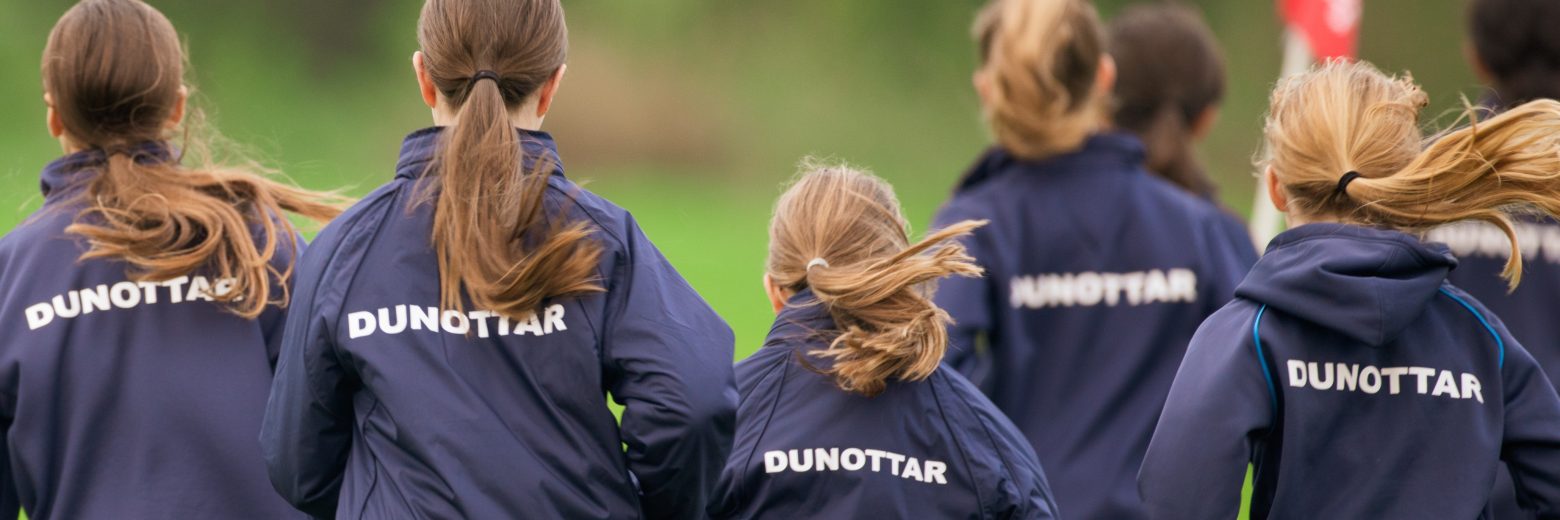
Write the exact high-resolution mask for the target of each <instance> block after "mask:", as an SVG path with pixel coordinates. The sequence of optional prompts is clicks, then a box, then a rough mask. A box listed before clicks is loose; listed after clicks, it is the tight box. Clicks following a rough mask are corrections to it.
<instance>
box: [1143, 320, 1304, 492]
mask: <svg viewBox="0 0 1560 520" xmlns="http://www.w3.org/2000/svg"><path fill="white" fill-rule="evenodd" d="M1254 311H1255V312H1254ZM1261 312H1262V311H1261V310H1260V309H1254V308H1253V306H1252V305H1251V304H1245V303H1243V304H1232V305H1230V306H1228V307H1226V308H1225V309H1223V310H1221V311H1219V312H1218V313H1215V314H1214V315H1213V316H1211V317H1209V318H1208V320H1207V321H1206V322H1204V323H1203V325H1202V327H1201V328H1199V329H1198V331H1197V334H1196V335H1195V336H1194V337H1193V338H1192V342H1191V345H1190V346H1189V347H1188V348H1187V351H1186V358H1185V359H1184V360H1183V361H1182V362H1181V368H1180V370H1179V371H1178V372H1177V373H1176V376H1175V383H1173V384H1172V385H1171V387H1170V395H1169V398H1168V399H1167V400H1166V402H1165V408H1164V412H1163V413H1162V414H1161V415H1160V417H1159V426H1158V427H1157V428H1156V429H1155V430H1154V436H1153V439H1152V440H1151V441H1150V442H1149V445H1148V452H1147V454H1146V455H1145V456H1144V458H1143V466H1142V469H1141V470H1140V472H1139V473H1138V491H1139V493H1140V494H1141V495H1142V497H1143V502H1144V505H1145V506H1146V508H1147V510H1148V512H1149V515H1148V516H1149V517H1150V518H1210V519H1211V518H1235V517H1236V515H1237V513H1238V510H1239V509H1240V499H1241V497H1240V493H1241V485H1242V483H1243V481H1244V477H1245V474H1246V465H1247V463H1248V462H1249V461H1250V459H1251V453H1252V451H1253V446H1254V445H1255V443H1256V441H1258V440H1260V439H1261V438H1262V437H1263V436H1264V435H1265V434H1266V432H1267V429H1268V428H1269V427H1270V425H1271V424H1272V423H1273V417H1274V415H1275V410H1276V409H1277V408H1278V406H1279V402H1278V400H1277V397H1276V394H1275V393H1274V388H1273V386H1272V385H1271V384H1270V380H1269V379H1268V375H1267V374H1269V372H1268V371H1267V370H1266V368H1265V367H1268V366H1271V364H1270V363H1268V360H1267V359H1266V356H1267V353H1266V352H1264V353H1263V354H1261V355H1260V356H1259V354H1258V349H1257V346H1258V342H1257V341H1254V339H1253V337H1252V335H1253V330H1254V327H1253V321H1254V320H1260V316H1261ZM1253 314H1255V315H1256V316H1255V317H1254V316H1253Z"/></svg>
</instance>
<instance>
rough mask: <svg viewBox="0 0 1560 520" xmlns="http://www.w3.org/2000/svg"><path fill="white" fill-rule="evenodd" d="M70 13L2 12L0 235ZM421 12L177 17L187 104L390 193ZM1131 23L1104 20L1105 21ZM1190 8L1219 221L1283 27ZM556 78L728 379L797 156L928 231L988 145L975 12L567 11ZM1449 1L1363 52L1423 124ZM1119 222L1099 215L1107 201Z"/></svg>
mask: <svg viewBox="0 0 1560 520" xmlns="http://www.w3.org/2000/svg"><path fill="white" fill-rule="evenodd" d="M71 3H72V2H69V1H63V0H3V1H0V12H3V13H4V14H3V15H0V100H3V105H0V106H3V108H0V230H6V229H9V228H10V227H11V226H13V225H14V224H15V223H16V222H19V221H20V220H21V219H22V218H24V217H25V216H26V215H27V214H28V213H29V212H30V211H32V209H34V208H36V206H37V205H38V203H39V202H40V197H39V194H38V188H37V186H38V178H37V176H38V171H39V170H40V169H41V168H42V167H43V166H44V165H45V164H46V163H47V162H48V161H50V160H52V159H54V158H56V157H58V156H59V154H60V151H59V147H58V145H57V143H55V142H53V141H52V140H51V139H50V138H49V136H48V135H47V133H46V132H45V127H44V106H43V103H42V99H41V96H42V89H41V85H40V79H39V77H38V62H39V56H40V53H41V51H42V48H43V44H44V40H45V37H46V35H47V33H48V31H49V28H50V27H51V26H52V25H53V22H54V20H55V19H56V18H57V17H58V16H59V15H60V14H61V13H62V12H64V10H65V9H67V8H68V7H69V6H70V5H71ZM420 3H421V2H418V1H415V0H381V1H376V2H356V1H347V0H265V1H259V2H230V1H210V0H168V1H156V0H153V1H152V4H153V5H155V6H157V7H159V8H161V9H162V10H163V11H164V12H165V13H167V14H168V16H169V17H170V18H171V19H172V20H173V22H174V24H175V25H176V26H178V27H179V29H180V30H181V32H182V33H183V34H184V36H185V39H186V41H187V42H188V46H189V50H190V54H191V56H190V59H191V62H192V65H193V69H192V72H191V74H190V81H191V83H192V84H193V85H194V86H195V87H196V92H197V98H196V101H197V102H198V103H199V104H200V105H201V106H203V107H204V108H205V109H206V111H207V112H208V114H209V115H210V116H211V119H212V120H213V121H214V122H215V123H216V126H217V127H218V128H220V129H221V130H222V132H223V133H224V134H225V135H227V136H228V137H230V138H232V139H233V140H235V141H237V142H241V143H244V144H245V145H246V146H247V148H248V149H249V153H250V154H251V155H252V156H254V157H256V158H258V159H260V160H261V161H262V162H263V163H265V164H268V165H271V166H274V167H276V168H278V169H280V170H281V171H283V172H285V173H286V174H287V175H288V176H290V177H291V178H293V179H294V180H296V181H297V182H298V183H300V184H302V185H304V186H307V187H310V188H316V189H341V190H344V191H345V192H346V193H349V194H353V195H361V194H363V193H366V192H367V191H369V190H370V189H372V188H373V187H375V186H377V185H379V184H381V183H383V182H384V181H387V180H389V178H390V177H391V175H392V171H391V168H392V166H393V164H394V162H395V159H396V151H397V149H398V147H399V143H400V139H401V137H402V136H404V135H405V134H406V133H408V132H410V131H412V130H415V129H417V128H420V127H423V126H426V125H428V124H430V119H429V115H428V112H427V109H426V108H424V107H423V106H422V105H421V103H420V102H419V100H418V98H417V96H416V93H415V86H414V85H415V84H414V81H413V78H412V74H411V61H410V57H411V54H412V52H413V51H414V50H416V48H417V43H416V38H415V23H416V18H417V10H418V6H419V5H420ZM1127 3H1128V2H1125V1H1121V0H1109V1H1101V2H1099V5H1100V7H1101V10H1102V11H1103V12H1104V13H1105V14H1106V15H1107V16H1108V15H1109V14H1111V13H1114V12H1116V11H1118V10H1119V9H1120V8H1121V6H1123V5H1126V4H1127ZM1194 3H1196V4H1198V5H1200V6H1201V7H1202V9H1203V10H1204V12H1205V13H1206V15H1207V17H1208V19H1209V21H1210V23H1211V24H1212V26H1213V27H1214V29H1215V31H1216V32H1217V33H1218V35H1219V38H1220V40H1221V42H1222V43H1223V44H1224V46H1225V49H1226V52H1227V54H1228V61H1229V67H1230V93H1229V96H1228V98H1227V100H1226V103H1225V106H1224V109H1223V111H1222V117H1221V122H1220V124H1219V125H1218V127H1217V128H1216V129H1215V131H1214V132H1213V134H1212V136H1211V137H1210V138H1209V139H1208V141H1207V142H1206V143H1205V146H1204V147H1203V150H1202V155H1203V157H1204V158H1205V160H1206V162H1207V163H1208V164H1209V165H1210V167H1211V169H1212V171H1213V172H1214V173H1215V175H1216V176H1217V178H1218V180H1219V181H1220V183H1221V185H1222V186H1223V197H1224V200H1225V202H1226V203H1227V204H1228V205H1229V206H1230V207H1232V208H1235V209H1237V210H1239V211H1245V210H1246V209H1247V208H1249V206H1250V204H1251V191H1252V175H1251V172H1252V171H1253V168H1252V167H1251V158H1252V157H1253V155H1254V154H1255V153H1256V151H1257V144H1258V142H1259V139H1260V129H1261V115H1262V112H1263V110H1264V109H1265V103H1266V95H1267V90H1268V88H1269V87H1270V86H1271V85H1272V82H1273V80H1274V78H1275V76H1276V75H1277V74H1278V71H1279V62H1280V58H1281V56H1280V35H1281V28H1280V24H1279V22H1278V21H1277V19H1276V17H1275V14H1274V11H1273V6H1272V3H1271V2H1268V1H1263V0H1208V1H1203V2H1194ZM564 5H565V7H566V9H567V10H568V14H569V18H570V20H569V21H570V29H571V43H572V48H571V56H570V61H569V74H568V77H567V79H566V80H565V84H564V88H563V90H562V91H561V93H560V95H559V101H558V105H557V108H556V109H555V110H554V112H553V113H552V115H551V116H550V117H549V118H548V121H547V128H546V129H547V130H550V131H552V132H554V134H555V135H556V136H557V138H558V140H559V143H560V147H561V149H562V154H563V158H564V162H565V163H566V165H567V168H568V171H569V175H570V176H571V178H573V179H575V180H577V181H583V182H585V183H586V185H587V187H588V188H589V189H591V190H593V191H595V192H597V193H599V194H601V195H603V196H605V197H607V198H608V199H611V200H613V201H614V202H616V203H618V204H619V205H622V206H624V207H626V208H628V209H629V210H630V211H632V212H633V213H634V214H635V215H636V216H637V217H638V219H639V221H640V222H641V224H642V225H643V226H644V228H645V230H646V232H647V233H648V234H649V235H650V237H651V239H653V240H654V241H655V243H656V244H657V245H659V246H660V247H661V249H662V250H663V251H664V252H665V253H666V255H667V256H668V257H669V258H670V259H671V261H672V262H673V263H674V264H675V265H676V266H677V268H678V269H679V270H680V271H681V272H682V273H683V275H684V276H686V277H687V278H688V280H689V281H690V282H691V283H692V284H693V286H694V287H695V288H697V289H698V290H699V291H700V293H701V294H703V295H704V297H705V298H706V299H707V300H708V301H709V302H710V304H711V305H713V306H714V307H715V309H716V310H718V311H719V312H720V313H721V315H722V316H724V317H725V318H726V320H727V321H728V322H729V323H730V324H731V326H732V328H733V329H734V330H735V331H736V337H737V357H738V358H739V359H740V358H742V357H745V356H746V355H748V354H749V353H751V352H752V351H753V350H754V349H755V348H757V346H758V345H759V344H760V343H761V342H762V340H763V337H764V334H765V333H766V332H767V331H768V327H769V324H770V322H771V320H772V315H771V314H770V312H769V309H768V307H767V304H766V302H765V299H764V296H763V292H762V290H761V288H760V285H759V280H760V276H761V275H762V266H763V259H764V254H765V240H766V237H765V227H766V224H767V219H768V216H769V210H770V207H771V205H772V201H773V199H774V197H775V196H776V195H778V193H779V192H780V189H781V187H782V184H783V182H784V181H785V180H786V179H788V178H789V177H791V175H792V174H793V172H794V169H795V164H796V163H797V161H798V160H799V159H801V158H802V157H804V156H808V155H816V156H821V157H827V158H835V159H840V160H845V161H848V162H850V163H852V164H856V165H859V166H863V167H867V168H870V169H873V170H875V171H876V172H878V173H879V174H880V175H882V176H884V177H886V178H887V179H889V180H890V181H891V182H893V183H894V185H895V186H896V188H897V189H898V191H899V194H900V197H901V199H902V201H903V203H904V205H905V211H906V212H907V213H908V215H909V217H910V220H911V222H913V223H915V224H916V228H917V231H919V230H921V229H924V224H925V223H926V222H927V221H928V220H929V219H930V217H931V215H932V214H933V212H934V211H935V210H936V208H937V206H938V204H940V203H941V201H942V200H943V199H944V198H945V197H946V195H947V193H948V191H949V188H950V187H951V185H952V183H953V181H954V179H955V178H956V177H957V176H958V175H959V173H960V172H961V171H962V169H963V168H964V167H965V166H966V165H967V164H968V163H969V162H970V161H971V160H972V159H973V158H974V157H975V155H976V154H977V153H978V152H979V151H980V150H981V149H982V148H983V147H984V146H985V145H986V143H987V142H988V139H987V137H986V134H985V131H984V129H983V126H982V124H981V121H980V117H979V115H978V107H977V105H976V100H975V96H974V94H973V92H972V90H971V89H970V88H969V74H970V72H971V71H972V70H973V67H974V51H973V48H972V45H971V44H970V42H969V37H968V27H969V23H970V20H971V17H972V15H973V13H974V11H975V10H976V9H977V8H978V7H979V5H980V4H979V3H978V2H974V1H970V0H945V1H931V0H921V1H905V0H787V1H783V2H776V1H768V0H564ZM1463 9H1464V4H1463V1H1462V0H1368V1H1366V2H1365V13H1364V17H1365V18H1364V29H1363V34H1364V36H1363V41H1362V46H1361V53H1362V55H1363V57H1364V58H1366V59H1368V60H1371V61H1373V62H1375V63H1377V64H1378V65H1380V66H1381V67H1383V68H1385V69H1387V70H1391V71H1412V72H1413V74H1414V77H1415V78H1417V79H1418V80H1420V81H1421V82H1422V83H1423V84H1424V85H1425V86H1426V88H1427V89H1428V90H1429V92H1430V94H1431V98H1432V101H1433V103H1432V109H1431V110H1430V111H1427V112H1426V119H1427V120H1430V119H1436V120H1440V121H1448V120H1450V117H1449V114H1450V113H1451V111H1453V110H1454V109H1455V108H1456V107H1457V106H1458V105H1459V103H1460V99H1461V97H1462V96H1464V95H1466V96H1468V97H1477V96H1478V95H1479V88H1478V85H1477V84H1476V82H1475V80H1474V78H1473V76H1472V74H1471V73H1470V72H1469V68H1468V67H1467V66H1465V65H1464V61H1463V59H1462V45H1463V37H1462V31H1461V28H1462V25H1461V15H1462V11H1463ZM1099 202H1100V203H1102V204H1108V203H1110V201H1099Z"/></svg>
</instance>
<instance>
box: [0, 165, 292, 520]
mask: <svg viewBox="0 0 1560 520" xmlns="http://www.w3.org/2000/svg"><path fill="white" fill-rule="evenodd" d="M135 157H136V160H138V161H142V162H143V163H145V162H157V161H168V160H171V159H170V153H169V150H168V149H167V148H166V147H165V146H164V145H161V144H153V143H148V144H144V145H142V146H140V147H138V148H137V149H136V153H135ZM104 163H105V159H104V156H103V154H102V152H101V151H88V152H82V153H77V154H73V155H69V156H66V157H64V158H61V159H59V160H57V161H55V162H54V163H52V164H50V165H49V166H48V167H47V168H45V169H44V170H43V178H42V188H43V194H44V202H43V207H42V208H41V209H40V210H38V212H37V213H35V214H33V215H32V216H31V217H30V218H29V219H28V220H27V221H26V222H24V223H22V224H21V225H19V226H17V227H16V229H14V230H12V231H11V232H10V233H9V234H7V235H6V236H5V237H4V238H0V431H3V437H0V441H3V444H4V450H3V451H0V517H3V518H15V517H16V515H17V508H18V507H22V508H25V509H26V511H27V514H28V515H29V517H31V518H33V519H34V520H40V519H48V518H67V519H68V518H122V519H141V518H144V519H164V518H234V519H239V518H256V519H261V518H263V519H272V518H293V517H298V516H300V515H298V514H297V512H296V511H292V509H291V508H289V507H288V506H287V503H286V502H285V501H283V500H282V499H281V498H280V497H278V496H276V493H275V492H274V491H272V490H271V488H270V486H269V485H267V483H266V478H265V464H264V461H263V459H262V458H261V452H260V444H259V442H257V441H256V439H255V432H256V431H258V429H259V428H260V421H261V416H262V414H263V413H264V410H265V399H266V394H267V392H268V389H269V388H270V383H271V368H272V366H273V364H274V361H275V359H276V352H277V346H278V345H279V343H280V337H281V329H282V322H283V312H282V311H281V310H279V309H278V308H276V307H272V308H270V309H268V310H266V311H265V312H264V313H263V314H262V315H261V316H260V317H259V319H258V320H248V319H243V318H240V317H239V316H237V315H235V314H233V313H231V312H228V311H226V310H225V309H224V306H223V305H221V304H218V303H215V302H213V301H212V296H213V295H215V294H217V293H218V292H219V291H222V290H226V289H225V287H226V284H227V283H230V282H227V281H224V280H222V279H219V278H218V277H216V276H212V275H209V274H202V273H201V272H198V271H197V272H196V273H192V274H190V275H187V276H182V277H179V278H175V279H172V280H166V281H145V282H137V281H135V280H133V279H132V277H131V276H130V272H129V265H128V264H126V263H125V262H122V261H118V260H109V259H94V260H79V258H80V257H81V255H82V254H83V253H85V252H86V251H87V250H88V249H89V247H88V244H87V242H86V239H84V238H82V237H81V236H80V235H75V234H68V233H66V232H65V228H66V226H69V225H70V224H71V223H72V222H73V221H75V219H76V217H77V213H78V212H79V210H80V209H82V207H83V205H82V204H81V203H80V202H79V201H78V200H77V198H76V195H79V194H80V190H82V189H84V188H85V187H86V185H87V183H88V182H90V181H91V180H92V179H93V178H95V176H96V175H98V173H99V170H100V168H101V166H103V165H104ZM297 245H298V246H300V247H301V245H302V243H301V241H300V242H299V243H298V244H297ZM294 251H295V249H288V248H279V249H278V253H277V254H278V256H277V257H276V260H275V262H276V266H277V267H281V268H285V266H286V264H288V263H290V262H291V258H292V257H293V254H294ZM280 289H281V287H280V286H277V287H275V288H273V291H280ZM273 294H275V292H273Z"/></svg>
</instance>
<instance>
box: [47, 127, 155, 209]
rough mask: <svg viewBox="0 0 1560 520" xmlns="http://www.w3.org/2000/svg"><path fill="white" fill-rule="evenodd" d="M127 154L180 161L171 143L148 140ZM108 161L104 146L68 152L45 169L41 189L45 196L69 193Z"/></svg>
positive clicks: (148, 161) (144, 161) (140, 159)
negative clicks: (102, 147) (68, 153)
mask: <svg viewBox="0 0 1560 520" xmlns="http://www.w3.org/2000/svg"><path fill="white" fill-rule="evenodd" d="M126 151H127V153H129V154H130V157H131V158H133V159H135V161H136V162H139V163H142V164H153V163H160V162H168V161H173V160H176V159H175V158H174V150H173V148H172V147H170V146H169V145H168V143H165V142H160V141H147V142H144V143H140V144H137V145H135V146H132V147H130V148H128V149H127V150H126ZM107 162H108V155H107V153H105V152H104V151H103V150H102V149H101V148H93V149H90V150H85V151H81V152H76V153H73V154H70V155H66V156H64V157H61V158H59V159H55V160H54V162H51V163H49V165H48V166H45V167H44V168H43V173H42V175H40V176H39V179H38V188H39V189H40V190H42V191H43V196H44V197H45V198H48V197H50V196H51V195H57V194H62V193H66V192H69V191H71V190H74V189H76V188H78V187H81V186H83V185H85V183H86V182H87V181H89V180H91V179H92V178H93V177H95V176H96V175H97V172H98V169H99V167H101V166H103V165H104V164H106V163H107Z"/></svg>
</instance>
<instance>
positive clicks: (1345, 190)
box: [1338, 170, 1360, 197]
mask: <svg viewBox="0 0 1560 520" xmlns="http://www.w3.org/2000/svg"><path fill="white" fill-rule="evenodd" d="M1358 178H1360V172H1357V171H1353V170H1350V171H1349V173H1345V174H1343V178H1341V179H1338V194H1339V195H1342V196H1345V197H1347V196H1349V183H1351V182H1354V179H1358Z"/></svg>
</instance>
